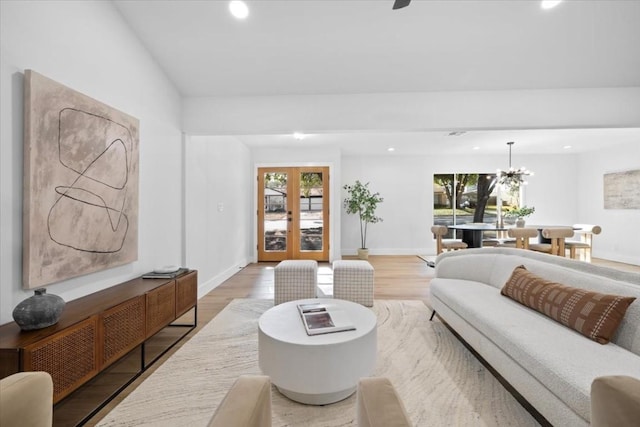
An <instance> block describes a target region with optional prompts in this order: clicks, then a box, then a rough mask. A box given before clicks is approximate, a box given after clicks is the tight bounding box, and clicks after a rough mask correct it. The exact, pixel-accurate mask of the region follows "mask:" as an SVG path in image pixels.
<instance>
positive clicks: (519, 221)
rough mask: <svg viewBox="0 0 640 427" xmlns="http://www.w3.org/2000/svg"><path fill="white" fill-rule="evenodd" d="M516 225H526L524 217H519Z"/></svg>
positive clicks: (520, 226) (519, 226)
mask: <svg viewBox="0 0 640 427" xmlns="http://www.w3.org/2000/svg"><path fill="white" fill-rule="evenodd" d="M516 227H518V228H522V227H524V218H518V219H517V220H516Z"/></svg>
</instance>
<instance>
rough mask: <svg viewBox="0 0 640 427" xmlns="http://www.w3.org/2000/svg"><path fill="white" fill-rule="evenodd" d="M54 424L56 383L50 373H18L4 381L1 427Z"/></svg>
mask: <svg viewBox="0 0 640 427" xmlns="http://www.w3.org/2000/svg"><path fill="white" fill-rule="evenodd" d="M52 424H53V381H52V379H51V375H49V373H47V372H18V373H16V374H13V375H9V376H8V377H5V378H3V379H1V380H0V426H3V427H4V426H7V427H9V426H21V427H43V426H51V425H52Z"/></svg>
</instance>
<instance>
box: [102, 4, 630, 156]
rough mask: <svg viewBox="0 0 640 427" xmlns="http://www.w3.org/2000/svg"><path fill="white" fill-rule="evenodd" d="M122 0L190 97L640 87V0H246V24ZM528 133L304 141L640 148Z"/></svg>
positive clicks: (265, 142) (188, 8)
mask: <svg viewBox="0 0 640 427" xmlns="http://www.w3.org/2000/svg"><path fill="white" fill-rule="evenodd" d="M114 3H115V4H116V7H117V8H118V10H119V11H120V12H121V14H122V15H123V17H124V19H125V20H126V21H127V22H128V23H129V25H130V26H131V28H132V29H133V31H134V32H135V33H136V34H137V35H138V37H139V38H140V40H141V41H142V43H143V44H144V45H145V46H146V47H147V48H148V50H149V51H150V52H151V54H152V55H153V57H154V58H155V59H156V61H157V62H158V63H159V65H160V66H161V67H162V68H163V69H164V70H165V72H166V73H167V75H168V76H169V78H170V79H171V80H172V81H173V83H174V84H175V85H176V87H177V88H178V90H179V91H180V92H181V93H182V95H183V96H186V97H204V96H268V95H294V94H345V93H388V92H425V91H467V90H501V89H557V88H594V87H627V86H640V24H639V22H640V1H616V0H603V1H597V0H586V1H579V0H568V1H565V2H564V3H562V4H560V6H558V7H557V8H555V9H552V10H547V11H545V10H542V9H541V8H540V4H539V1H534V0H499V1H490V0H482V1H480V0H478V1H470V0H464V1H455V0H447V1H438V0H413V1H412V2H411V4H410V5H409V6H408V7H406V8H404V9H400V10H392V9H391V6H392V4H393V0H373V1H365V0H357V1H350V0H315V1H312V0H305V1H301V0H289V1H277V0H254V1H251V0H248V1H247V3H248V5H249V8H250V15H249V18H248V19H247V20H246V21H238V20H236V19H235V18H233V17H232V16H231V15H230V14H229V12H228V2H227V1H211V0H210V1H189V0H181V1H171V0H159V1H153V0H140V1H136V0H122V1H120V0H118V1H115V2H114ZM523 132H524V133H519V132H517V131H499V132H497V134H496V133H495V132H494V133H493V134H492V132H487V131H482V132H481V131H478V132H475V131H473V132H468V133H467V134H465V135H462V136H460V137H447V138H445V137H444V136H443V134H446V132H445V133H443V132H419V133H418V132H401V133H393V134H390V133H377V132H376V133H368V132H367V130H366V129H365V130H363V132H362V133H350V134H332V135H317V136H314V137H309V138H307V139H306V140H305V142H306V143H307V144H312V143H313V141H314V138H315V143H316V144H317V145H323V144H325V145H331V144H333V145H338V146H340V147H342V148H343V150H345V152H349V153H351V154H357V153H359V152H371V151H372V150H377V149H382V148H384V150H386V147H387V146H390V145H393V146H396V147H397V148H398V149H399V150H401V149H403V150H404V152H407V153H409V154H416V151H420V150H423V151H424V150H433V149H434V147H439V148H441V149H447V150H448V151H450V150H454V147H455V149H458V148H459V149H461V150H462V149H463V148H460V147H462V146H463V145H464V144H469V145H473V146H480V147H481V148H480V150H483V148H482V145H483V144H484V142H483V141H485V140H486V138H487V137H491V138H492V139H491V144H492V147H493V149H494V150H504V149H505V148H504V146H498V147H496V145H498V144H496V139H497V140H498V141H501V143H506V141H508V140H515V141H517V145H518V149H519V150H520V151H521V152H523V153H524V152H528V151H530V152H561V151H562V148H561V147H562V146H564V145H573V146H574V149H575V150H576V151H585V150H592V149H595V148H597V147H598V144H603V143H606V142H610V141H614V140H615V141H618V139H613V138H614V137H616V138H617V137H622V138H627V139H630V140H635V141H640V130H639V129H634V130H632V134H631V135H630V134H629V131H628V130H626V131H625V130H600V131H598V132H595V131H593V130H590V131H584V130H577V131H575V132H573V131H571V130H563V131H562V132H560V131H546V130H535V131H531V130H530V131H523ZM608 132H612V133H611V134H609V133H608ZM443 138H445V139H443ZM241 139H242V140H243V141H244V142H245V143H246V144H247V145H250V146H290V145H292V144H299V143H300V142H299V141H294V140H293V139H292V138H290V137H286V136H277V135H276V136H273V135H272V136H260V135H259V136H246V137H241ZM454 140H455V142H452V141H454ZM574 141H575V142H574ZM558 147H560V148H558ZM464 149H467V148H464ZM488 149H489V147H487V150H488Z"/></svg>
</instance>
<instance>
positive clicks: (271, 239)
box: [262, 172, 289, 252]
mask: <svg viewBox="0 0 640 427" xmlns="http://www.w3.org/2000/svg"><path fill="white" fill-rule="evenodd" d="M262 178H263V182H264V184H263V185H264V188H263V190H264V193H263V198H264V219H263V227H264V233H262V235H263V238H264V241H263V248H264V251H265V252H286V251H287V245H288V244H289V243H288V241H287V240H288V239H287V228H288V224H287V222H288V215H287V212H288V206H287V180H288V173H287V172H264V174H263V177H262Z"/></svg>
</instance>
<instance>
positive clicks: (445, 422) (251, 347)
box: [98, 299, 538, 427]
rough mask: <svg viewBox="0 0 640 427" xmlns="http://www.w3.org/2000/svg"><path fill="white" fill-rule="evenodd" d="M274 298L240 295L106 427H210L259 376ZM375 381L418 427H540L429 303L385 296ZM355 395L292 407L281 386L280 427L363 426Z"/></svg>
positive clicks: (378, 307)
mask: <svg viewBox="0 0 640 427" xmlns="http://www.w3.org/2000/svg"><path fill="white" fill-rule="evenodd" d="M272 306H273V301H271V300H257V299H236V300H233V301H232V302H231V303H230V304H229V305H228V306H227V307H226V308H225V309H224V310H223V311H222V312H220V314H218V316H216V317H215V318H214V319H213V320H212V321H211V322H210V323H209V324H208V325H206V326H205V327H204V328H203V329H202V330H201V331H200V332H199V333H198V334H196V335H195V336H194V337H193V338H191V340H189V341H188V342H187V343H185V344H184V345H183V346H182V347H181V348H180V349H179V350H178V351H177V352H176V353H175V354H174V355H173V356H172V357H171V358H169V359H168V360H167V361H166V362H165V363H164V364H163V365H162V366H160V367H159V368H158V369H157V370H156V371H155V372H154V373H153V374H151V376H150V377H149V378H147V379H146V380H145V381H144V382H143V383H142V384H141V385H140V386H139V387H138V388H137V389H136V390H134V391H133V392H132V393H131V394H130V395H129V396H127V398H125V399H124V400H123V401H122V402H121V403H120V404H119V405H118V406H116V407H115V408H114V409H113V410H112V411H111V412H110V413H109V414H107V416H106V417H105V418H104V419H103V420H102V421H101V422H100V423H99V424H98V425H99V426H153V427H158V426H167V427H168V426H171V427H173V426H178V425H180V426H189V427H198V426H206V425H207V423H208V421H209V419H210V417H211V415H212V414H213V413H214V411H215V409H216V407H217V406H218V404H219V403H220V401H221V400H222V398H223V397H224V395H225V393H226V392H227V390H228V389H229V387H230V386H231V385H232V383H233V382H234V381H235V379H236V378H237V377H238V376H239V375H241V374H259V373H260V369H259V367H258V337H257V322H258V318H259V317H260V315H261V314H262V313H263V312H264V311H266V310H267V309H269V308H270V307H272ZM373 311H374V312H375V314H376V316H377V318H378V354H377V356H378V357H377V364H376V369H375V372H374V375H375V376H386V377H388V378H389V379H390V380H391V381H392V382H393V384H394V385H395V387H396V388H397V390H398V393H399V394H400V396H401V398H402V401H403V402H404V405H405V407H406V409H407V412H408V413H409V415H410V417H411V420H412V421H413V423H414V425H415V426H417V427H418V426H516V425H517V426H535V425H538V424H537V423H536V422H535V420H534V419H533V417H531V415H530V414H529V413H528V412H526V411H525V410H524V409H523V408H522V406H520V404H518V402H516V400H515V399H514V398H513V396H511V395H510V394H509V393H508V392H507V391H506V390H505V389H504V388H503V387H502V385H500V383H499V382H498V381H497V380H496V379H495V378H494V377H493V376H492V375H491V373H490V372H488V371H487V370H486V369H485V367H484V366H483V365H482V364H481V363H480V362H478V360H477V359H476V358H475V357H474V356H473V355H472V354H471V353H469V351H468V350H467V349H466V348H465V347H464V346H463V345H462V344H461V343H460V342H459V341H458V340H457V339H456V338H455V337H454V336H453V335H452V334H451V332H450V331H449V330H448V329H447V328H446V327H445V326H444V325H443V324H442V323H440V322H439V321H437V320H435V319H434V321H433V322H430V321H429V315H430V310H429V309H428V308H427V307H426V306H425V305H424V303H422V302H421V301H400V300H376V301H375V304H374V307H373ZM355 405H356V398H355V395H352V396H351V397H349V398H347V399H345V400H343V401H341V402H338V403H334V404H332V405H326V406H309V405H302V404H299V403H295V402H292V401H290V400H288V399H287V398H286V397H284V396H283V395H281V394H280V393H279V392H278V391H277V389H275V387H274V388H273V406H272V408H273V425H274V426H326V427H330V426H355V425H356V407H355Z"/></svg>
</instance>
